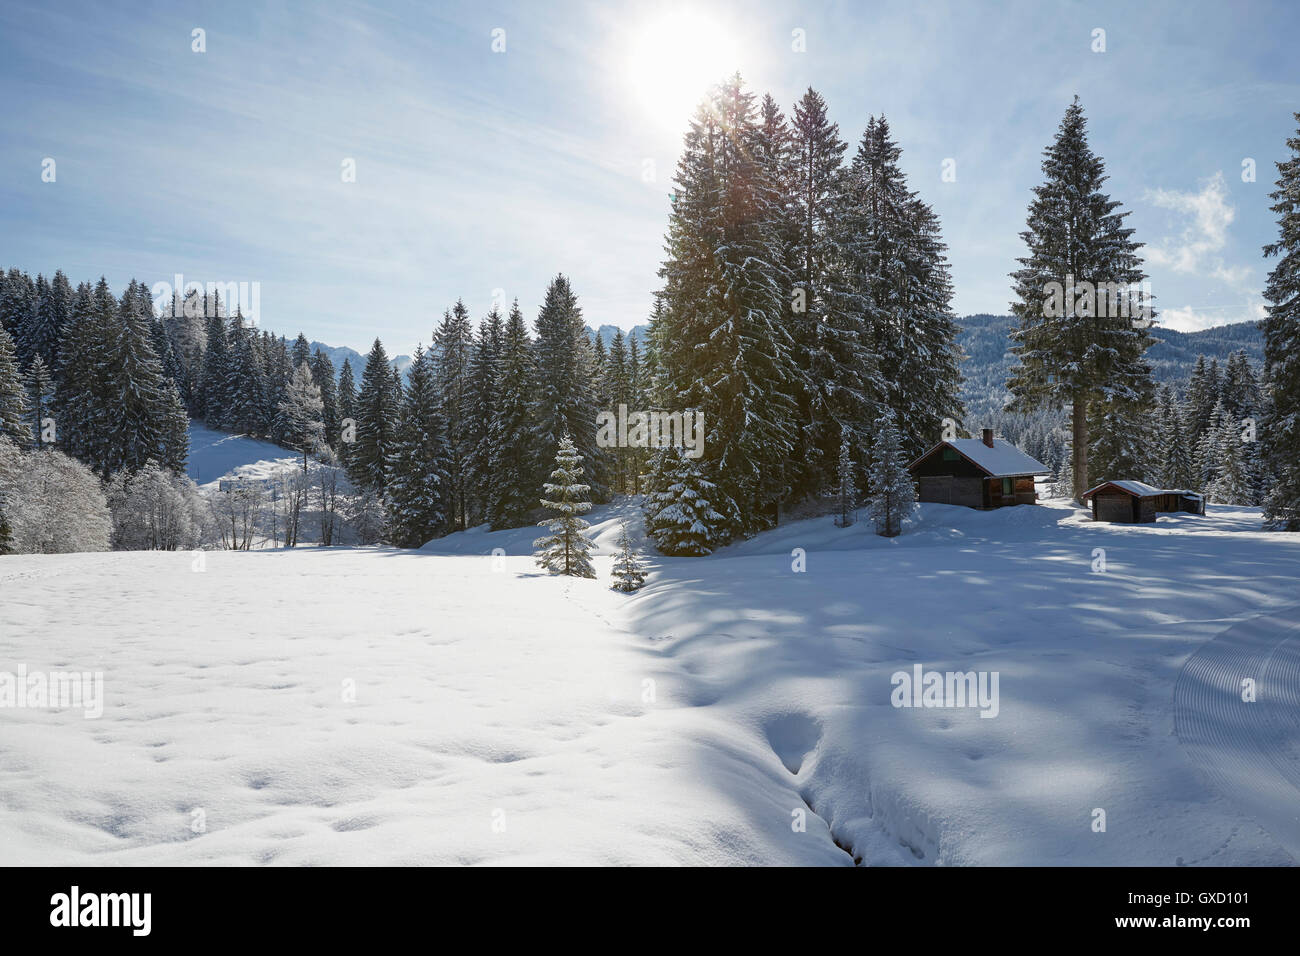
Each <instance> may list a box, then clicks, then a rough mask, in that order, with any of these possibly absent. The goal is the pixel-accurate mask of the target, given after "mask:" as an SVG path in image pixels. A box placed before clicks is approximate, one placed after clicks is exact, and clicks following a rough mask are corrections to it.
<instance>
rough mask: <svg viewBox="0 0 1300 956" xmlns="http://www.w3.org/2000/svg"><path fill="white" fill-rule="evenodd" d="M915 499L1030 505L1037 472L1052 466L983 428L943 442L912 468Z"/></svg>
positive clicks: (986, 505)
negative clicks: (975, 435) (975, 434)
mask: <svg viewBox="0 0 1300 956" xmlns="http://www.w3.org/2000/svg"><path fill="white" fill-rule="evenodd" d="M910 470H911V472H912V477H913V478H915V479H916V482H917V486H918V493H917V498H918V499H919V500H921V501H934V502H938V503H940V504H945V505H965V506H966V507H968V508H1002V507H1005V506H1007V505H1032V504H1036V503H1037V501H1038V493H1037V492H1036V491H1035V490H1034V476H1035V475H1049V474H1051V469H1050V468H1048V467H1047V466H1046V465H1044V464H1043V463H1042V462H1041V461H1035V460H1034V459H1033V458H1030V457H1029V456H1028V455H1026V454H1025V453H1024V452H1023V451H1021V450H1020V449H1019V448H1017V447H1016V446H1015V445H1013V444H1011V443H1010V442H1008V441H1004V440H1003V439H1001V438H994V437H993V429H991V428H985V429H984V430H983V434H982V436H981V437H980V438H954V439H952V440H950V441H941V442H939V444H937V445H935V446H934V447H933V448H931V449H930V450H929V451H927V452H926V453H925V454H924V455H922V456H921V457H920V458H918V459H916V461H914V462H912V464H911V466H910Z"/></svg>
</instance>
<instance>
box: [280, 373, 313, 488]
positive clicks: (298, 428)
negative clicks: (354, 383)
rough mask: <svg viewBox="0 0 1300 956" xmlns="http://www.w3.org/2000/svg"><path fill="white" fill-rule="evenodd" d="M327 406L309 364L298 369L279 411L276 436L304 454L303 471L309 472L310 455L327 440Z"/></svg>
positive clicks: (283, 442)
mask: <svg viewBox="0 0 1300 956" xmlns="http://www.w3.org/2000/svg"><path fill="white" fill-rule="evenodd" d="M324 413H325V403H324V402H323V401H322V400H321V397H320V388H318V387H317V385H316V383H315V381H313V380H312V376H311V368H310V366H308V364H307V363H306V362H303V363H302V364H301V365H299V366H298V368H297V370H296V371H295V372H294V373H293V380H292V381H291V382H290V383H289V388H288V390H287V391H286V392H285V396H284V399H283V400H282V401H281V402H280V404H279V407H278V408H277V409H276V420H275V428H274V431H275V434H276V435H277V436H278V441H280V442H281V443H282V444H284V445H287V446H288V447H290V448H293V449H296V450H297V451H300V452H302V470H303V471H304V472H305V471H306V470H307V456H308V455H309V454H311V453H313V452H315V451H317V450H318V449H319V448H320V446H321V445H322V444H323V443H324V441H325V422H324Z"/></svg>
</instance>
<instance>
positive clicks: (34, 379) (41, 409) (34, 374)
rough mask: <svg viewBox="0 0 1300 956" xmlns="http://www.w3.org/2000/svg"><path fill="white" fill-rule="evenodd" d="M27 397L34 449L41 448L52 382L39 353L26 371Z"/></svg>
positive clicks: (51, 393) (52, 387) (43, 443)
mask: <svg viewBox="0 0 1300 956" xmlns="http://www.w3.org/2000/svg"><path fill="white" fill-rule="evenodd" d="M27 395H28V397H29V399H30V404H29V407H30V408H31V426H32V434H33V435H34V436H35V437H36V447H37V448H42V447H44V446H45V432H44V428H43V427H42V422H43V421H44V420H45V418H46V417H47V415H48V414H49V411H50V402H51V399H52V398H53V397H54V382H53V380H52V379H51V377H50V369H49V366H47V365H46V364H45V359H44V358H42V357H41V355H40V354H39V353H37V354H36V355H34V356H33V357H32V364H31V368H29V369H28V370H27Z"/></svg>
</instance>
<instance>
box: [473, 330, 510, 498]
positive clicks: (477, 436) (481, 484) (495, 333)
mask: <svg viewBox="0 0 1300 956" xmlns="http://www.w3.org/2000/svg"><path fill="white" fill-rule="evenodd" d="M504 336H505V322H504V320H503V319H502V318H501V310H500V309H498V308H497V307H496V306H493V307H492V311H491V312H489V313H488V315H487V317H486V318H485V319H483V321H482V322H480V323H479V327H478V336H477V338H476V340H475V342H474V351H473V355H472V357H471V358H470V367H469V397H468V398H469V404H468V407H467V409H466V410H467V412H468V414H469V421H468V428H467V433H468V439H469V449H470V454H469V462H468V466H469V491H470V493H469V495H468V499H469V508H470V511H471V512H472V517H471V519H470V520H471V522H472V523H474V524H477V523H478V522H480V521H483V520H488V521H490V520H491V517H490V515H489V514H488V512H489V511H490V510H491V502H492V501H493V499H494V498H495V497H496V495H495V492H494V490H493V485H494V484H495V482H496V476H495V474H494V473H493V470H492V453H493V450H494V445H493V441H494V438H493V424H494V423H495V422H496V418H497V402H498V398H499V393H498V391H497V382H498V380H499V379H500V377H501V348H502V340H503V338H504Z"/></svg>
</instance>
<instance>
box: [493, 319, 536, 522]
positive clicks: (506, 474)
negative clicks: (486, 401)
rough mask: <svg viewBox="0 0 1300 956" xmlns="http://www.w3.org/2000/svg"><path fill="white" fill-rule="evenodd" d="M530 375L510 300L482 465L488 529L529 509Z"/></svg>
mask: <svg viewBox="0 0 1300 956" xmlns="http://www.w3.org/2000/svg"><path fill="white" fill-rule="evenodd" d="M536 374H537V370H536V366H535V364H534V360H533V350H532V343H531V341H530V340H529V338H528V328H527V326H526V325H525V324H524V316H523V313H522V312H520V311H519V303H518V301H516V302H515V303H514V305H513V306H511V308H510V316H509V318H508V319H507V320H506V327H505V332H504V333H503V335H502V344H501V358H500V372H499V374H498V376H497V404H496V415H495V418H494V420H493V425H492V455H491V461H490V463H489V466H488V470H489V472H490V474H491V482H490V484H489V488H488V490H489V500H488V506H487V510H488V514H487V519H488V521H490V522H491V523H492V529H493V530H494V531H497V530H500V529H502V528H513V527H517V526H519V525H521V524H523V523H524V522H525V521H527V520H528V513H529V512H530V511H532V510H533V508H534V507H535V504H534V502H535V500H536V499H535V498H534V495H533V492H532V489H533V488H534V487H535V485H534V484H533V476H534V475H535V474H536V473H537V467H536V451H535V445H534V442H535V440H536V431H535V429H534V423H533V417H532V412H533V395H534V392H535V389H536V380H537V379H536Z"/></svg>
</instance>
